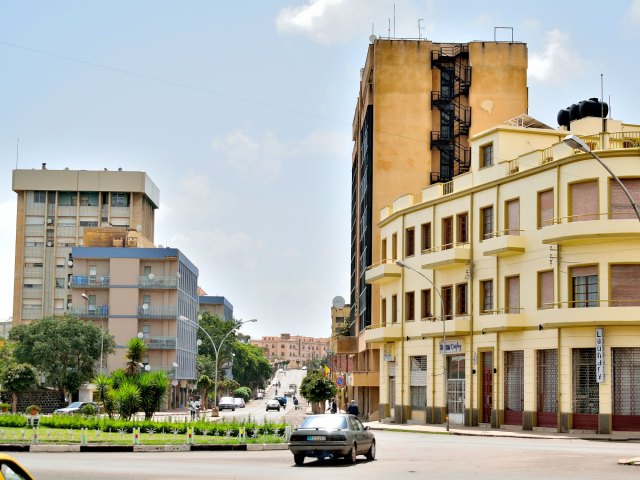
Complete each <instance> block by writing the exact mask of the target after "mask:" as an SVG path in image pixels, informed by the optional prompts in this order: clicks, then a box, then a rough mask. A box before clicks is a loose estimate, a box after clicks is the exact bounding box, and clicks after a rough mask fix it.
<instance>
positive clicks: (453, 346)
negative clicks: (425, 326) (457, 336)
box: [440, 340, 462, 354]
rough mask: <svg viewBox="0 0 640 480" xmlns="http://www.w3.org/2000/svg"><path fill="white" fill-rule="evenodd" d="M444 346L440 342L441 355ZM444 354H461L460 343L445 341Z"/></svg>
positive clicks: (457, 341)
mask: <svg viewBox="0 0 640 480" xmlns="http://www.w3.org/2000/svg"><path fill="white" fill-rule="evenodd" d="M443 348H445V346H444V345H443V343H442V342H440V353H441V354H442V353H443ZM446 353H462V342H461V341H460V340H447V345H446Z"/></svg>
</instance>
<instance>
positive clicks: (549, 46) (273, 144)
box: [0, 0, 640, 337]
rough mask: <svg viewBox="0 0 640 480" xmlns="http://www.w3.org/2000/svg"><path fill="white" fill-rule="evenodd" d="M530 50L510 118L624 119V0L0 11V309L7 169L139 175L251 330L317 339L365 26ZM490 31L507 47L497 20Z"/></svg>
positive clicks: (278, 1) (631, 45)
mask: <svg viewBox="0 0 640 480" xmlns="http://www.w3.org/2000/svg"><path fill="white" fill-rule="evenodd" d="M394 3H395V37H398V38H400V37H403V38H417V37H418V20H419V19H423V21H421V22H420V25H421V26H422V27H423V29H422V30H421V31H420V35H421V36H422V38H425V37H426V38H428V39H430V40H433V41H435V42H447V41H455V42H468V41H471V40H493V38H494V27H496V26H499V27H505V26H506V27H513V32H514V40H516V41H522V42H525V43H527V44H528V48H529V81H528V84H529V114H530V115H531V116H533V117H535V118H537V119H539V120H541V121H543V122H544V123H547V124H548V125H551V126H556V125H557V123H556V114H557V112H558V110H559V109H561V108H564V107H566V106H568V105H570V104H571V103H575V102H577V101H579V100H582V99H585V98H588V97H594V96H599V95H600V75H601V74H604V88H605V98H607V99H608V98H609V96H610V97H611V110H612V115H613V117H614V118H617V119H622V120H624V121H627V122H630V123H640V115H639V114H638V113H637V112H638V111H640V96H639V95H638V93H637V79H638V78H639V73H640V72H639V70H640V66H639V65H640V62H638V61H637V59H636V57H637V55H636V53H635V52H636V50H637V46H638V41H639V40H640V33H639V32H640V0H632V1H624V0H620V1H617V2H611V3H609V4H607V5H606V6H605V5H604V4H602V2H596V1H581V2H557V1H555V2H550V1H547V0H540V1H538V2H527V3H524V2H514V1H491V0H488V1H485V2H477V1H458V2H455V3H452V2H450V1H444V0H442V1H440V0H431V1H409V0H407V1H400V0H396V1H395V2H393V1H381V0H271V1H268V2H264V1H241V2H221V1H205V0H201V1H197V0H183V1H167V0H137V1H129V0H128V1H125V0H111V1H109V2H87V1H84V0H76V1H69V0H58V1H56V2H51V1H44V0H43V1H29V0H24V1H17V0H13V1H12V0H5V1H3V2H2V3H0V32H1V33H0V66H1V71H2V75H0V160H1V163H0V165H1V166H2V168H1V169H0V177H1V180H2V181H1V184H2V185H4V188H2V189H0V227H1V228H2V231H3V232H4V235H2V236H1V237H0V264H2V265H3V268H2V270H1V271H0V318H3V319H4V318H8V317H9V316H11V314H12V311H11V310H12V294H13V275H12V274H13V264H14V242H15V215H16V210H15V208H16V207H15V202H16V200H15V194H14V193H13V192H12V191H11V170H12V169H13V168H15V166H16V143H17V139H18V138H19V139H20V141H19V145H20V147H19V152H20V153H19V160H18V167H19V168H40V165H41V163H43V162H46V163H47V166H48V168H50V169H62V168H64V167H69V168H71V169H102V168H109V169H117V168H118V167H122V168H123V169H125V170H144V171H146V172H147V173H148V174H149V175H150V177H151V178H152V179H153V180H154V182H155V183H156V185H158V187H159V189H160V209H159V210H158V211H157V217H156V238H155V240H156V243H157V244H162V245H165V246H172V247H176V248H179V249H181V250H182V251H183V252H184V253H185V254H186V255H187V256H188V257H189V258H190V259H191V260H192V261H193V262H194V263H195V264H196V265H197V266H198V267H199V269H200V284H201V286H202V288H203V289H204V290H205V291H206V292H207V293H209V294H210V295H224V296H225V297H227V298H228V299H229V301H230V302H231V303H232V304H233V305H234V311H235V315H236V317H237V318H243V319H250V318H258V319H259V321H258V322H257V323H254V324H249V325H248V326H247V327H245V329H244V331H245V332H246V333H249V334H251V335H252V336H254V337H260V336H263V335H277V334H280V333H291V334H299V335H309V336H328V335H329V333H330V331H329V330H330V328H329V323H330V306H331V299H332V298H333V297H334V296H336V295H341V296H343V297H345V298H347V299H348V296H349V265H350V260H349V255H350V252H349V222H350V218H349V216H350V213H349V211H350V174H351V152H352V142H351V121H352V118H353V112H354V106H355V101H356V98H357V94H358V84H359V74H360V68H362V66H363V64H364V60H365V56H366V51H367V45H368V37H369V35H370V34H371V33H372V31H373V32H374V33H375V34H376V35H378V36H384V37H386V36H388V35H389V25H390V23H391V35H392V36H394V27H393V23H394V20H393V15H394V13H393V12H394ZM497 35H498V37H497V38H498V39H499V40H508V39H510V38H511V32H510V31H508V30H504V29H501V30H499V31H498V32H497Z"/></svg>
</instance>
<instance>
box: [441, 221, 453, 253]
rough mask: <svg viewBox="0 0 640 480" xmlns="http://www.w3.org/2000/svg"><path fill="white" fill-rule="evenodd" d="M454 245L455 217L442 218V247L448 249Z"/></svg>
mask: <svg viewBox="0 0 640 480" xmlns="http://www.w3.org/2000/svg"><path fill="white" fill-rule="evenodd" d="M451 247H453V218H452V217H448V218H443V219H442V249H443V250H448V249H449V248H451Z"/></svg>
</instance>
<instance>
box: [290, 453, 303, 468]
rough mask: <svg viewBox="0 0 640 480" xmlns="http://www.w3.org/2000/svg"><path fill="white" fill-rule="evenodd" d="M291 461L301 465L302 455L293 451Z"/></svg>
mask: <svg viewBox="0 0 640 480" xmlns="http://www.w3.org/2000/svg"><path fill="white" fill-rule="evenodd" d="M293 461H294V462H295V463H296V465H302V464H303V463H304V455H302V454H301V453H294V454H293Z"/></svg>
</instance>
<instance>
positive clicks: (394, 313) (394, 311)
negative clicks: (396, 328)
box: [391, 295, 398, 323]
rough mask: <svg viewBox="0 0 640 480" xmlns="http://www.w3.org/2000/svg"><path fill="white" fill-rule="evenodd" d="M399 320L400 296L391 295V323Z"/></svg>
mask: <svg viewBox="0 0 640 480" xmlns="http://www.w3.org/2000/svg"><path fill="white" fill-rule="evenodd" d="M397 322H398V296H397V295H391V323H397Z"/></svg>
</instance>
